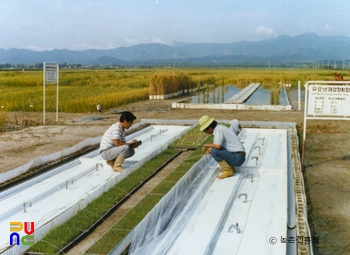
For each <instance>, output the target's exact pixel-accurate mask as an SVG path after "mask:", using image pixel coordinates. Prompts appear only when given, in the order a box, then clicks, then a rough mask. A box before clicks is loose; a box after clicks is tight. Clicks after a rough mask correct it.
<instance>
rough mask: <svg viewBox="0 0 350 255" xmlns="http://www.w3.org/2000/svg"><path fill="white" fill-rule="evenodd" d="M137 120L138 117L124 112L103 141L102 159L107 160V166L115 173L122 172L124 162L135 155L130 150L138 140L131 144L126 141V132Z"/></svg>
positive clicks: (105, 134)
mask: <svg viewBox="0 0 350 255" xmlns="http://www.w3.org/2000/svg"><path fill="white" fill-rule="evenodd" d="M135 119H136V117H135V116H134V115H133V114H132V113H131V112H128V111H125V112H123V113H122V114H121V116H120V118H119V121H118V122H117V123H114V124H113V125H112V126H110V127H109V128H108V129H107V131H106V132H105V133H104V135H103V137H102V139H101V143H100V154H101V157H102V158H103V159H105V160H107V161H106V162H107V164H108V165H110V166H111V167H112V169H113V171H114V172H122V171H123V170H124V168H123V167H122V164H123V162H124V160H125V159H126V158H129V157H132V156H133V155H134V154H135V150H134V149H132V148H130V147H129V144H130V143H131V142H135V141H136V140H132V141H131V142H129V143H127V142H126V141H125V130H126V129H129V128H130V127H131V126H132V124H133V123H134V120H135Z"/></svg>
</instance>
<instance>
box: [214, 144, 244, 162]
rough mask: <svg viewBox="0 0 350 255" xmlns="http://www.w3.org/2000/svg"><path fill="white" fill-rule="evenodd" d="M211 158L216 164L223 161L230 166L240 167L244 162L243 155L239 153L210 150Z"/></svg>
mask: <svg viewBox="0 0 350 255" xmlns="http://www.w3.org/2000/svg"><path fill="white" fill-rule="evenodd" d="M210 154H211V156H212V157H213V158H214V159H215V160H216V162H221V161H223V160H225V161H226V162H227V163H228V164H229V165H231V166H241V165H243V163H244V161H245V155H243V154H240V153H233V152H230V151H228V150H224V149H220V150H218V149H214V148H212V149H211V153H210Z"/></svg>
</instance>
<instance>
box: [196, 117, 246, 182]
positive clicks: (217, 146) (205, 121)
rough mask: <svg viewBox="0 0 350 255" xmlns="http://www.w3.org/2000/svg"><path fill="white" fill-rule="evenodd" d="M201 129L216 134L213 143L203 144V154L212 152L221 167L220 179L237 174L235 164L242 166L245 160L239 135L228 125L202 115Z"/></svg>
mask: <svg viewBox="0 0 350 255" xmlns="http://www.w3.org/2000/svg"><path fill="white" fill-rule="evenodd" d="M199 125H200V131H204V132H205V133H207V134H213V135H214V141H213V143H207V144H204V145H203V148H202V154H204V153H205V152H206V151H207V152H206V153H210V154H211V156H212V157H213V158H214V159H215V160H216V162H218V164H219V165H220V167H221V170H220V171H221V172H222V173H221V175H219V177H218V178H219V179H224V178H227V177H230V176H233V175H234V174H235V166H241V165H242V164H243V163H244V161H245V155H246V153H245V150H244V146H243V144H242V143H241V141H240V140H239V138H238V137H237V135H236V134H235V133H234V132H233V131H232V130H231V129H229V128H228V127H226V126H223V125H218V123H217V122H216V121H215V119H214V118H210V117H209V116H202V117H201V118H200V120H199Z"/></svg>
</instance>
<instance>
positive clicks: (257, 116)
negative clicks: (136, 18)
mask: <svg viewBox="0 0 350 255" xmlns="http://www.w3.org/2000/svg"><path fill="white" fill-rule="evenodd" d="M296 95H297V93H296V91H289V98H290V101H291V103H292V105H293V106H294V108H295V109H297V108H298V101H297V96H296ZM178 100H179V98H176V99H168V100H156V101H149V100H146V101H142V102H138V103H133V104H128V105H124V106H123V107H122V109H125V110H130V111H132V112H133V113H134V114H135V115H136V116H137V121H139V120H140V119H142V118H156V119H199V118H200V117H201V116H202V115H210V116H213V117H215V118H216V119H234V118H235V119H238V120H241V121H275V122H295V123H296V124H297V128H298V132H299V139H300V138H301V136H302V128H303V112H302V111H296V110H294V111H291V112H272V111H269V112H268V111H231V110H207V109H172V108H171V103H172V102H175V101H178ZM301 109H302V110H303V105H302V106H301ZM14 116H16V119H17V122H18V123H20V122H24V120H26V121H27V123H28V124H29V125H36V126H31V127H28V128H25V129H22V130H18V131H12V132H7V133H1V135H0V168H1V169H0V172H5V171H8V170H11V169H13V168H16V167H19V166H21V165H23V164H25V163H27V162H29V161H30V160H32V159H34V158H36V157H38V156H41V155H47V154H50V153H53V152H56V151H59V150H62V149H65V148H68V147H70V146H72V145H75V144H77V143H79V142H81V141H82V140H84V139H87V138H92V137H97V136H101V135H102V134H103V132H104V131H105V130H106V129H107V128H108V127H109V126H110V125H111V124H112V123H114V122H116V121H117V120H118V118H119V115H116V114H113V113H106V112H104V113H91V114H65V113H60V114H59V122H58V123H56V122H55V114H54V113H49V114H47V115H46V123H47V125H45V126H43V125H41V123H42V122H43V119H42V118H43V117H42V114H41V113H24V112H23V113H8V119H9V121H10V122H11V123H12V124H15V117H14ZM93 118H95V119H97V120H92V119H93ZM349 138H350V130H349V122H347V121H308V126H307V140H306V158H305V165H306V168H305V172H304V178H305V185H306V190H307V199H308V211H309V220H310V223H311V231H312V237H314V238H316V239H315V240H316V241H317V238H318V241H319V243H315V244H314V253H315V254H327V255H328V254H329V255H330V254H332V255H333V254H350V242H349V241H348V240H350V228H348V226H349V225H350V185H348V183H349V182H350V171H349V170H350V169H349V168H350V165H349V163H350V153H349V151H350V143H349V142H348V141H349ZM300 144H301V139H300Z"/></svg>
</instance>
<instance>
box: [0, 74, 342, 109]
mask: <svg viewBox="0 0 350 255" xmlns="http://www.w3.org/2000/svg"><path fill="white" fill-rule="evenodd" d="M334 73H335V71H334V70H318V69H239V68H234V69H214V68H213V69H204V68H203V69H200V68H197V69H123V70H115V69H113V70H104V69H101V70H64V69H61V70H60V71H59V111H60V112H70V113H78V112H79V113H84V112H94V111H96V106H97V105H98V104H100V105H101V106H102V109H103V110H107V109H110V108H114V107H117V106H119V105H123V104H126V103H130V102H135V101H140V100H146V99H148V96H149V95H150V94H151V93H154V91H159V92H162V91H163V92H164V93H166V92H169V91H171V92H172V91H173V90H174V87H175V86H179V88H182V87H181V85H182V84H179V83H186V85H185V87H188V86H202V85H205V84H216V85H225V84H234V85H237V86H239V87H244V86H246V85H248V84H249V83H251V82H259V83H261V84H262V85H263V86H276V85H277V83H278V82H282V83H291V84H292V85H293V86H296V85H297V82H298V80H300V81H301V83H302V84H303V83H304V82H306V81H309V80H334ZM344 73H345V71H344ZM346 75H348V74H347V73H346V74H344V78H345V79H346ZM174 77H175V78H174ZM174 79H175V82H174ZM154 86H157V87H156V88H155V87H154ZM162 86H163V87H162ZM0 92H1V93H0V107H1V110H2V111H5V112H10V111H11V112H12V111H42V110H43V71H42V70H36V71H29V70H28V71H27V70H25V71H18V70H17V71H0ZM46 111H48V112H50V111H51V112H55V111H56V85H55V84H49V85H47V86H46Z"/></svg>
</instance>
